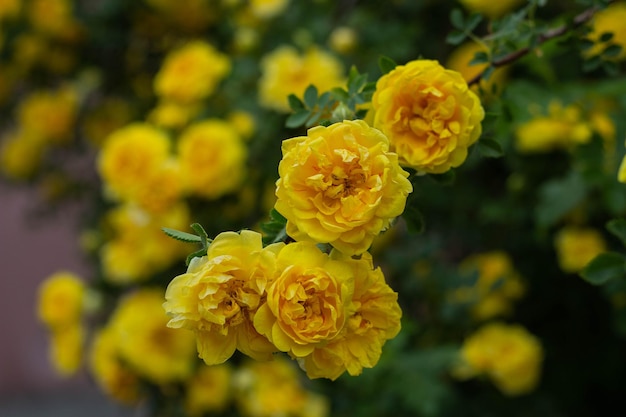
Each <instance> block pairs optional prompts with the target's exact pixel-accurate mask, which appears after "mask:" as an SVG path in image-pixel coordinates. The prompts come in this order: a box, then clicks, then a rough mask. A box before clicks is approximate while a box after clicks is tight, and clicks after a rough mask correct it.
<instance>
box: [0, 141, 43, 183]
mask: <svg viewBox="0 0 626 417" xmlns="http://www.w3.org/2000/svg"><path fill="white" fill-rule="evenodd" d="M44 151H45V144H44V143H43V142H42V141H41V138H39V137H38V136H36V135H32V134H29V133H26V132H24V131H22V130H20V131H17V132H11V133H9V134H7V136H5V137H4V138H3V140H2V142H1V143H0V171H1V172H2V173H3V174H4V175H6V176H7V177H8V178H11V179H14V180H27V179H29V178H32V177H33V176H34V175H35V173H36V172H37V170H38V169H39V167H40V166H41V161H42V159H43V156H44Z"/></svg>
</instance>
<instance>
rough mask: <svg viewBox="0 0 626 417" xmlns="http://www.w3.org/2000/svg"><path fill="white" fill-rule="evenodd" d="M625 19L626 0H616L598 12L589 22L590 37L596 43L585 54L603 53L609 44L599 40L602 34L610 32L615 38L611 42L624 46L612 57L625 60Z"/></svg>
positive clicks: (588, 55)
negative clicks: (625, 0)
mask: <svg viewBox="0 0 626 417" xmlns="http://www.w3.org/2000/svg"><path fill="white" fill-rule="evenodd" d="M624 20H626V2H624V1H616V2H614V3H612V4H610V5H609V6H608V7H607V8H606V9H603V10H600V11H599V12H597V13H596V14H595V15H594V16H593V19H592V20H591V22H590V24H589V26H590V27H591V33H589V35H588V36H589V39H590V40H592V41H594V42H596V44H595V45H594V46H593V47H592V48H590V49H588V50H586V51H585V56H587V57H591V56H594V55H598V54H600V53H602V50H603V49H604V48H605V47H606V45H607V44H606V43H600V42H599V40H600V36H602V34H603V33H607V32H610V33H612V34H613V38H612V39H611V40H610V41H609V43H611V44H616V45H619V46H621V47H622V50H621V51H620V53H619V54H618V55H617V56H616V57H614V58H612V59H615V60H623V59H624V58H626V25H624Z"/></svg>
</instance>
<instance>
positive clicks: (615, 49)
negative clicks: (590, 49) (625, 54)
mask: <svg viewBox="0 0 626 417" xmlns="http://www.w3.org/2000/svg"><path fill="white" fill-rule="evenodd" d="M621 52H622V46H621V45H616V44H612V45H609V46H607V47H606V48H604V50H603V51H602V56H603V57H605V58H615V57H616V56H618V55H619V54H620V53H621Z"/></svg>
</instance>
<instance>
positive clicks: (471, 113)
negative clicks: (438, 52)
mask: <svg viewBox="0 0 626 417" xmlns="http://www.w3.org/2000/svg"><path fill="white" fill-rule="evenodd" d="M372 110H373V111H374V127H376V128H378V129H380V130H382V132H383V133H384V134H385V135H387V137H388V138H389V141H390V142H391V150H392V151H394V152H396V153H397V154H398V157H399V158H400V163H401V164H402V165H405V166H408V167H411V168H414V169H416V170H418V171H422V172H428V173H435V174H438V173H443V172H446V171H448V170H449V169H450V168H455V167H458V166H459V165H461V164H462V163H463V162H464V161H465V159H466V158H467V149H468V147H469V146H470V145H472V144H473V143H474V142H476V140H478V138H479V137H480V134H481V132H482V126H481V121H482V120H483V118H484V116H485V112H484V110H483V108H482V106H481V104H480V100H479V99H478V96H477V95H476V94H475V93H474V92H473V91H471V90H470V89H469V87H468V86H467V82H466V81H465V80H464V79H463V76H462V75H461V74H460V73H458V72H456V71H452V70H448V69H445V68H444V67H442V66H441V65H439V63H438V62H437V61H431V60H415V61H411V62H409V63H408V64H406V65H399V66H397V67H396V68H395V69H394V70H392V71H391V72H389V73H387V74H385V75H383V76H382V77H381V78H380V79H379V80H378V82H377V83H376V91H375V92H374V96H373V97H372Z"/></svg>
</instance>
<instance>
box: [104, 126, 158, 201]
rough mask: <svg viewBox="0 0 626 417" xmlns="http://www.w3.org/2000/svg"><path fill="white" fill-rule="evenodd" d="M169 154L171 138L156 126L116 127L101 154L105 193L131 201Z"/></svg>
mask: <svg viewBox="0 0 626 417" xmlns="http://www.w3.org/2000/svg"><path fill="white" fill-rule="evenodd" d="M169 157H170V142H169V139H168V137H167V136H166V135H165V134H164V133H163V132H161V131H160V130H158V129H157V128H155V127H153V126H151V125H148V124H144V123H133V124H130V125H128V126H125V127H123V128H121V129H119V130H116V131H115V132H113V133H112V134H111V135H110V136H109V137H108V138H107V139H106V140H105V142H104V144H103V146H102V148H101V149H100V153H99V155H98V161H97V162H98V171H99V173H100V176H101V177H102V180H103V181H104V190H105V193H108V194H109V195H110V196H112V197H113V198H116V199H121V200H131V201H132V200H133V197H134V196H135V195H136V194H137V193H138V191H137V190H138V189H140V188H141V187H143V186H144V180H145V179H146V178H149V177H150V176H151V175H152V174H153V173H154V172H157V171H158V170H159V169H161V167H162V166H163V164H165V162H166V161H167V160H168V158H169Z"/></svg>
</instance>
